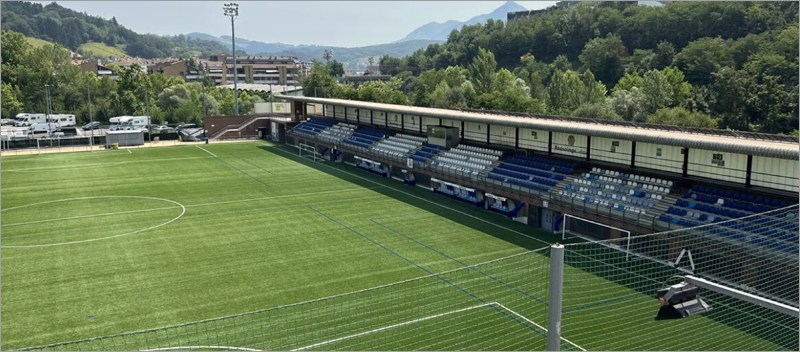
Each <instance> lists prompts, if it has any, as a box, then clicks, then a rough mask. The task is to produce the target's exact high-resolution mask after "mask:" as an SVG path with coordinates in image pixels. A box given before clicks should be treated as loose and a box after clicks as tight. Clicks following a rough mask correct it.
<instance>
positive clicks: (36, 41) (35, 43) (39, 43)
mask: <svg viewBox="0 0 800 352" xmlns="http://www.w3.org/2000/svg"><path fill="white" fill-rule="evenodd" d="M25 41H27V42H28V44H30V45H31V46H32V47H34V48H38V47H40V46H44V45H45V44H53V43H51V42H48V41H46V40H42V39H39V38H33V37H25Z"/></svg>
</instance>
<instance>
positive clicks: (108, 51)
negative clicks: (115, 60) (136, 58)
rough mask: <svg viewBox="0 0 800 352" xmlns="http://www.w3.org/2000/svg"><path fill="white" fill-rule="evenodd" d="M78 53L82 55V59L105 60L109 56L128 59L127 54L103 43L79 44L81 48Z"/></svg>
mask: <svg viewBox="0 0 800 352" xmlns="http://www.w3.org/2000/svg"><path fill="white" fill-rule="evenodd" d="M78 53H79V54H81V55H83V56H84V57H103V58H107V57H109V56H116V57H129V56H128V54H126V53H125V52H124V51H122V50H121V49H119V48H116V47H113V46H108V45H106V44H103V43H94V42H89V43H86V44H81V46H79V47H78Z"/></svg>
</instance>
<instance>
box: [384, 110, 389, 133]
mask: <svg viewBox="0 0 800 352" xmlns="http://www.w3.org/2000/svg"><path fill="white" fill-rule="evenodd" d="M384 113H385V114H386V118H385V119H383V126H384V127H386V128H387V129H388V128H389V113H388V112H385V111H384Z"/></svg>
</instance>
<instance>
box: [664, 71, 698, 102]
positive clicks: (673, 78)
mask: <svg viewBox="0 0 800 352" xmlns="http://www.w3.org/2000/svg"><path fill="white" fill-rule="evenodd" d="M661 74H663V75H664V77H665V78H666V79H667V82H669V85H670V86H671V87H672V106H684V104H686V100H687V99H688V98H689V94H691V92H692V85H691V84H689V82H686V80H685V76H684V75H683V72H681V70H679V69H677V68H675V67H665V68H664V69H663V70H661Z"/></svg>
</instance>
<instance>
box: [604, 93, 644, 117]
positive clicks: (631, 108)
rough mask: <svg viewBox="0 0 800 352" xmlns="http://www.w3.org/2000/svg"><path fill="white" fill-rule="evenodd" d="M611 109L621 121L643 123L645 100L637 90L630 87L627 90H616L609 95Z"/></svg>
mask: <svg viewBox="0 0 800 352" xmlns="http://www.w3.org/2000/svg"><path fill="white" fill-rule="evenodd" d="M611 108H612V109H614V112H616V113H617V115H619V116H620V117H621V118H622V119H623V120H625V121H632V122H645V121H646V120H647V112H646V111H645V98H644V95H643V94H642V93H641V91H640V90H639V88H637V87H632V88H631V89H630V90H629V91H628V90H617V91H614V93H612V94H611Z"/></svg>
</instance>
